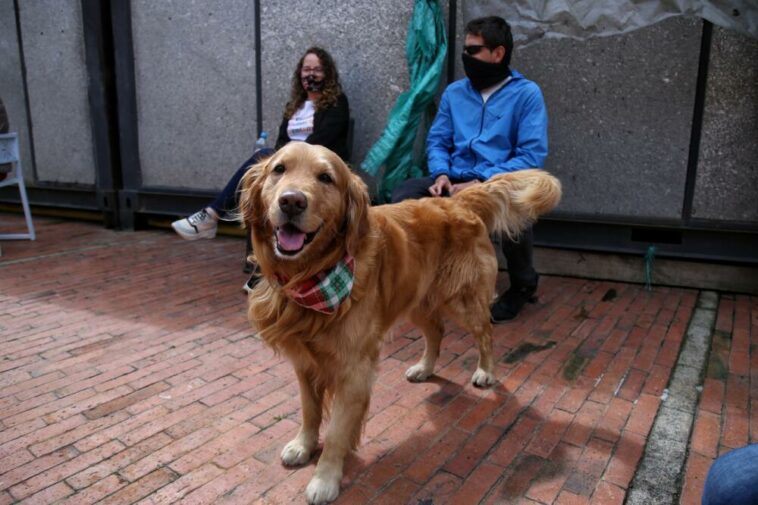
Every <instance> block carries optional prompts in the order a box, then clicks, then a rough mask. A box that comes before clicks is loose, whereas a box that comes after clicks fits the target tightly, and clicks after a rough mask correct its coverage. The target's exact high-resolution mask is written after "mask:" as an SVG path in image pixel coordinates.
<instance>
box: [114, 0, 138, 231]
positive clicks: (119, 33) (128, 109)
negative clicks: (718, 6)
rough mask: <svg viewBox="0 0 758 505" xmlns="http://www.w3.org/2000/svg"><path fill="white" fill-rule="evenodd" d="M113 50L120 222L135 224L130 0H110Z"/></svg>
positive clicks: (135, 151)
mask: <svg viewBox="0 0 758 505" xmlns="http://www.w3.org/2000/svg"><path fill="white" fill-rule="evenodd" d="M111 21H112V28H113V53H114V68H115V78H116V93H117V102H118V109H117V116H118V145H119V158H120V160H121V176H122V179H123V189H122V190H121V191H120V192H119V215H120V219H119V222H120V226H121V227H122V228H126V229H131V228H133V227H134V217H135V213H136V211H137V210H138V208H139V204H138V201H137V198H138V193H139V190H140V189H141V188H142V170H141V167H140V161H139V135H138V125H137V90H136V81H135V73H134V47H133V45H132V11H131V2H130V0H111Z"/></svg>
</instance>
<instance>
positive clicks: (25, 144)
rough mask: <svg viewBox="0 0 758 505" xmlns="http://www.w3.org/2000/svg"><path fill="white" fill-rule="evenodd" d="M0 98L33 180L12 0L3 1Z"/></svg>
mask: <svg viewBox="0 0 758 505" xmlns="http://www.w3.org/2000/svg"><path fill="white" fill-rule="evenodd" d="M0 97H2V99H3V104H4V105H5V109H6V111H7V113H8V120H9V122H10V131H15V132H18V134H19V137H20V140H19V142H20V143H21V159H22V160H23V166H24V170H25V179H27V180H29V181H32V180H34V165H33V164H32V162H31V159H32V158H31V152H32V151H31V146H30V142H29V128H28V124H29V122H28V120H27V116H26V103H25V100H26V95H25V93H24V81H23V77H22V74H21V53H20V52H19V47H18V34H17V31H16V15H15V12H14V10H13V0H0Z"/></svg>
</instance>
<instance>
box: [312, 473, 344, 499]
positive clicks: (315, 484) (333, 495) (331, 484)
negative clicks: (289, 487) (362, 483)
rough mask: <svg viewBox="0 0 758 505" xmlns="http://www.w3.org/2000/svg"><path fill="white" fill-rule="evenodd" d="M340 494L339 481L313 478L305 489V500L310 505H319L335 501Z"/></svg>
mask: <svg viewBox="0 0 758 505" xmlns="http://www.w3.org/2000/svg"><path fill="white" fill-rule="evenodd" d="M339 494H340V480H339V479H322V478H321V477H313V478H312V479H311V481H310V482H309V483H308V487H307V488H305V498H306V499H307V500H308V503H309V504H310V505H321V504H322V503H329V502H332V501H334V500H335V499H337V495H339Z"/></svg>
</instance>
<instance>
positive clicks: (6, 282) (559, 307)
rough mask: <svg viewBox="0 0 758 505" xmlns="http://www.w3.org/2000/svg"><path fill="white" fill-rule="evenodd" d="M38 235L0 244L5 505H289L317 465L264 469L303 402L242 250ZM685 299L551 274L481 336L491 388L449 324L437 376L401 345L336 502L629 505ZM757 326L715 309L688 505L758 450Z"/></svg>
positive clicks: (394, 342) (726, 308) (388, 355)
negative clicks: (719, 473)
mask: <svg viewBox="0 0 758 505" xmlns="http://www.w3.org/2000/svg"><path fill="white" fill-rule="evenodd" d="M21 223H22V221H21V219H20V218H19V216H15V215H8V214H0V229H2V228H3V227H9V226H10V225H14V226H19V225H21ZM35 224H36V226H37V228H38V236H39V239H38V240H37V241H36V242H27V241H20V242H1V243H0V248H2V256H1V257H0V335H1V337H2V338H1V341H2V348H0V505H2V504H7V503H16V502H19V503H30V504H31V503H34V504H37V503H53V502H60V503H71V504H77V505H79V504H86V503H97V502H102V503H124V504H127V503H139V504H166V503H173V502H182V503H193V504H194V503H219V504H227V503H260V504H279V503H292V502H294V503H303V502H304V498H303V490H304V488H305V486H306V484H307V482H308V480H309V479H310V477H311V475H312V473H313V463H311V464H309V465H307V466H305V467H304V468H301V469H288V468H284V467H282V466H281V464H280V463H279V460H278V454H279V451H280V449H281V447H282V446H283V444H284V443H285V442H286V441H287V440H288V439H289V438H290V437H292V436H293V434H294V433H295V432H296V430H297V428H298V423H299V403H298V397H297V386H296V383H295V380H294V376H293V373H292V371H291V370H290V367H289V366H288V364H287V363H286V362H285V361H284V360H282V359H281V358H278V357H276V356H274V355H273V354H272V353H271V352H270V351H269V350H268V349H266V348H265V347H264V346H263V345H262V343H261V341H260V340H259V339H257V338H256V336H255V335H254V334H253V332H252V331H251V330H250V329H249V326H248V323H247V322H246V320H245V298H244V296H243V294H242V292H241V289H240V288H241V286H242V283H243V282H244V280H245V276H244V274H242V272H241V266H242V251H243V248H244V244H243V242H242V241H241V240H240V239H235V238H223V237H219V238H217V239H215V240H212V241H200V242H185V241H182V240H180V239H179V238H178V237H176V236H175V235H173V233H169V232H166V231H143V232H136V233H133V232H115V231H111V230H106V229H104V228H102V227H100V226H98V225H94V224H88V223H80V222H70V221H59V220H54V219H39V218H38V219H35ZM697 295H698V293H697V291H694V290H685V289H673V288H660V287H659V288H655V289H653V290H652V292H648V291H646V290H645V289H644V288H643V287H641V286H638V285H629V284H621V283H614V282H599V281H588V280H580V279H570V278H558V277H544V278H543V280H542V283H541V286H540V301H539V303H537V304H535V305H530V306H528V307H527V308H526V309H525V311H524V313H523V315H522V316H520V317H519V318H518V319H517V320H516V321H515V322H513V323H510V324H505V325H500V326H498V327H497V328H496V332H495V338H494V341H495V352H496V356H497V357H498V365H497V376H498V377H499V378H500V381H501V383H500V384H499V385H498V386H497V387H495V388H493V389H491V390H485V391H481V390H477V389H475V388H473V387H472V386H471V385H470V384H469V379H470V376H471V374H472V372H473V370H474V368H475V366H476V356H477V353H476V349H475V345H474V342H473V340H472V339H471V337H470V336H469V335H465V334H462V333H461V332H460V330H458V329H456V328H455V327H452V326H449V328H448V335H447V338H446V340H445V342H444V347H443V352H442V355H441V357H440V360H439V363H438V367H437V371H436V374H435V376H434V377H433V378H432V379H431V380H430V381H429V382H426V383H423V384H410V383H408V382H406V380H405V378H404V374H403V371H404V370H405V368H406V367H408V366H410V365H411V364H413V363H414V362H415V360H416V359H418V357H419V356H420V354H421V351H422V348H423V341H422V339H421V338H420V337H419V333H418V332H417V331H416V330H415V329H414V328H412V327H410V326H400V327H398V328H396V330H395V331H394V335H393V336H392V338H391V339H389V340H388V342H387V344H386V345H385V348H384V352H383V354H382V361H381V367H380V371H379V376H378V379H377V382H376V385H375V387H374V396H373V399H372V405H371V410H370V418H369V420H368V423H367V425H366V428H365V434H364V437H363V443H362V445H361V447H360V448H359V450H358V451H357V453H356V454H355V455H353V456H351V457H350V458H349V461H348V463H347V465H346V469H347V473H346V476H345V479H344V482H343V484H344V486H343V490H342V494H341V497H340V499H339V501H338V502H339V503H342V504H356V503H374V504H380V503H388V504H390V503H391V504H398V503H412V504H417V503H423V504H434V505H441V504H445V503H450V504H470V503H471V504H473V503H484V504H500V503H542V504H552V503H555V504H564V503H593V504H594V503H598V504H613V503H618V504H621V503H623V500H624V497H625V492H626V489H627V487H628V486H629V484H630V482H631V480H632V478H633V475H634V471H635V468H636V466H637V464H638V461H639V460H640V458H641V455H642V453H643V450H644V445H645V442H646V438H647V436H648V433H649V431H650V428H651V426H652V423H653V420H654V417H655V415H656V412H657V409H658V406H659V403H660V398H659V397H660V395H661V393H662V391H663V389H664V388H665V387H666V384H667V382H668V379H669V376H670V374H671V371H672V366H673V365H674V363H675V360H676V357H677V353H678V351H679V347H680V344H681V341H682V338H683V335H684V332H685V329H686V327H687V323H688V321H689V318H690V316H691V314H692V311H693V307H694V305H695V301H696V299H697ZM757 307H758V306H757V305H756V300H755V299H751V298H748V297H744V296H728V295H727V296H725V297H724V299H723V301H722V303H721V306H720V309H719V318H718V323H717V330H718V333H717V338H715V339H714V347H713V355H712V357H711V362H710V366H709V370H708V378H707V380H706V383H705V388H704V391H703V395H702V401H701V403H700V405H699V408H698V415H697V421H696V423H695V436H694V437H693V445H692V450H691V451H690V458H689V461H688V463H687V474H686V479H685V483H684V490H683V494H682V502H683V503H695V502H696V501H697V498H698V497H699V492H700V489H701V486H702V477H703V475H704V473H705V471H707V468H708V465H709V464H710V461H711V460H712V459H713V458H714V457H715V456H716V455H717V454H718V453H720V452H723V451H725V450H728V449H729V448H733V447H738V446H740V445H743V444H744V443H746V442H747V441H748V440H752V441H756V436H758V422H757V419H758V418H757V417H755V416H753V417H752V418H751V417H750V416H749V413H750V412H751V409H753V410H754V409H755V408H756V406H757V405H758V353H756V352H753V354H752V356H750V351H752V350H753V349H755V347H756V344H758V332H756V330H754V328H756V327H758V308H757ZM751 379H752V384H751Z"/></svg>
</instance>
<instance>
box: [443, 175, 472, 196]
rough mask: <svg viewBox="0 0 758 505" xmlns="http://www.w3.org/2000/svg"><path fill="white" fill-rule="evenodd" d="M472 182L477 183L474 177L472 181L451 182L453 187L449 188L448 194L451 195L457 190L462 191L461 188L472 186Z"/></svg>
mask: <svg viewBox="0 0 758 505" xmlns="http://www.w3.org/2000/svg"><path fill="white" fill-rule="evenodd" d="M474 184H479V181H477V180H476V179H474V180H473V181H468V182H462V183H460V184H453V187H452V189H451V190H450V196H453V195H454V194H456V193H457V192H459V191H462V190H464V189H466V188H468V187H469V186H473V185H474Z"/></svg>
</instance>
